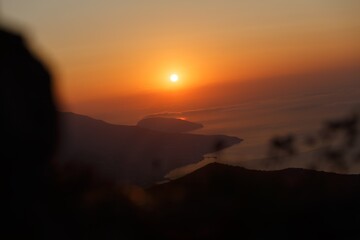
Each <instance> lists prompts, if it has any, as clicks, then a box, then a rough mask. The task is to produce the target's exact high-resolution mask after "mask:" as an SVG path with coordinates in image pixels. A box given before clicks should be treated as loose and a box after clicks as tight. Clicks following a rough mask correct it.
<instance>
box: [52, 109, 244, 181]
mask: <svg viewBox="0 0 360 240" xmlns="http://www.w3.org/2000/svg"><path fill="white" fill-rule="evenodd" d="M60 115H61V116H60V117H61V124H62V129H61V134H62V138H61V142H60V149H59V154H58V157H57V158H58V161H59V162H60V163H76V164H83V165H87V166H90V168H92V170H93V171H94V172H95V173H96V174H100V175H101V176H102V177H106V178H108V179H110V180H114V181H116V182H118V183H132V184H139V185H143V186H144V185H145V186H146V185H151V184H153V183H155V182H156V181H159V180H162V178H163V176H164V175H165V174H166V173H168V172H169V171H171V170H173V169H175V168H178V167H181V166H184V165H187V164H190V163H195V162H197V161H200V160H202V157H203V155H204V154H206V153H210V152H215V151H219V150H221V149H223V148H226V147H230V146H232V145H233V144H237V143H240V142H241V139H239V138H237V137H228V136H224V135H212V136H205V135H196V134H182V133H165V132H158V131H152V130H148V129H143V128H140V127H137V126H125V125H113V124H109V123H106V122H104V121H100V120H96V119H92V118H90V117H87V116H82V115H78V114H74V113H61V114H60Z"/></svg>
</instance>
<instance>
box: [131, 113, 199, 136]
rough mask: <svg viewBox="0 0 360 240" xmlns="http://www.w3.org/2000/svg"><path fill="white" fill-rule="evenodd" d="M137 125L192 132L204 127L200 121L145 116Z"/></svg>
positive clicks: (178, 131) (157, 129)
mask: <svg viewBox="0 0 360 240" xmlns="http://www.w3.org/2000/svg"><path fill="white" fill-rule="evenodd" d="M137 126H139V127H142V128H146V129H151V130H155V131H161V132H173V133H181V132H190V131H194V130H196V129H199V128H202V127H203V125H202V124H200V123H193V122H189V121H186V120H183V119H177V118H167V117H150V118H144V119H142V120H140V121H139V122H138V123H137Z"/></svg>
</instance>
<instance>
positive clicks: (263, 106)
mask: <svg viewBox="0 0 360 240" xmlns="http://www.w3.org/2000/svg"><path fill="white" fill-rule="evenodd" d="M359 106H360V90H359V89H358V88H354V89H348V88H345V89H336V90H333V91H328V92H317V93H311V94H297V95H296V94H295V95H293V96H287V97H281V98H280V97H279V98H272V99H264V100H260V101H253V102H248V103H240V104H238V105H233V106H225V107H218V108H209V109H200V110H192V111H185V112H182V113H172V114H170V116H173V117H184V118H186V119H187V120H189V121H194V122H199V123H202V124H204V128H203V129H200V130H197V131H195V132H194V133H199V134H224V135H229V136H237V137H239V138H242V139H244V141H243V142H242V143H240V144H238V145H235V146H232V147H230V148H228V149H226V150H223V151H222V152H221V153H219V154H216V159H215V158H212V157H210V158H209V157H205V158H204V160H203V161H202V162H200V163H198V164H193V165H191V166H186V167H184V168H181V169H177V170H175V171H173V172H172V173H171V174H170V175H169V176H170V177H177V176H180V175H183V174H185V173H188V172H191V171H193V170H194V169H197V168H199V167H201V166H203V165H205V164H207V163H208V162H210V161H218V162H223V163H226V164H231V165H239V166H248V167H253V168H261V166H256V165H252V163H255V162H257V160H259V159H264V158H266V157H267V153H268V146H269V140H270V139H271V138H273V137H274V136H282V135H287V134H294V135H296V136H297V139H298V140H299V141H301V139H304V138H306V137H307V136H310V135H314V134H315V133H316V132H318V130H319V129H321V127H322V125H323V122H324V121H326V120H332V119H339V118H340V119H341V118H343V117H346V116H347V115H349V114H351V113H353V112H355V111H358V110H359ZM167 116H169V114H168V115H167ZM288 167H302V166H297V165H296V164H295V166H294V165H293V166H292V165H291V164H290V165H289V166H288Z"/></svg>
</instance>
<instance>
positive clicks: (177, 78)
mask: <svg viewBox="0 0 360 240" xmlns="http://www.w3.org/2000/svg"><path fill="white" fill-rule="evenodd" d="M178 80H179V76H178V75H177V74H175V73H174V74H171V76H170V81H172V82H177V81H178Z"/></svg>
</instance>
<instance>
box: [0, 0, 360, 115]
mask: <svg viewBox="0 0 360 240" xmlns="http://www.w3.org/2000/svg"><path fill="white" fill-rule="evenodd" d="M359 13H360V1H359V0H293V1H288V0H261V1H250V0H242V1H238V0H217V1H215V0H182V1H178V0H152V1H148V0H122V1H118V0H107V1H100V0H77V1H74V0H61V1H56V0H31V1H28V0H2V1H1V15H2V16H1V18H2V21H5V22H7V23H8V24H9V25H10V26H20V29H25V30H26V31H28V32H29V33H31V36H32V44H33V45H34V46H35V47H36V48H37V49H38V51H39V52H40V53H41V54H42V55H44V56H46V58H48V59H50V60H51V62H52V64H53V66H55V69H56V73H57V80H58V83H57V84H58V89H59V90H58V91H59V96H60V97H61V99H62V100H63V102H64V103H66V104H65V105H68V106H69V108H70V109H71V105H72V104H79V103H81V102H86V101H89V100H96V99H102V98H107V97H111V96H119V95H125V94H132V93H135V92H141V91H168V90H169V89H170V90H171V88H173V85H171V83H169V81H168V79H169V76H170V74H171V73H173V72H176V73H178V74H179V75H180V76H181V80H182V82H181V84H178V85H177V86H176V87H178V88H184V89H186V88H191V87H195V86H199V85H206V84H208V83H212V82H221V81H230V80H236V81H245V80H246V79H251V78H257V77H263V76H272V75H277V74H287V73H291V72H299V71H300V72H301V71H307V70H309V69H316V68H326V67H332V66H343V65H351V64H353V63H354V62H358V61H359V59H360V14H359Z"/></svg>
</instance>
